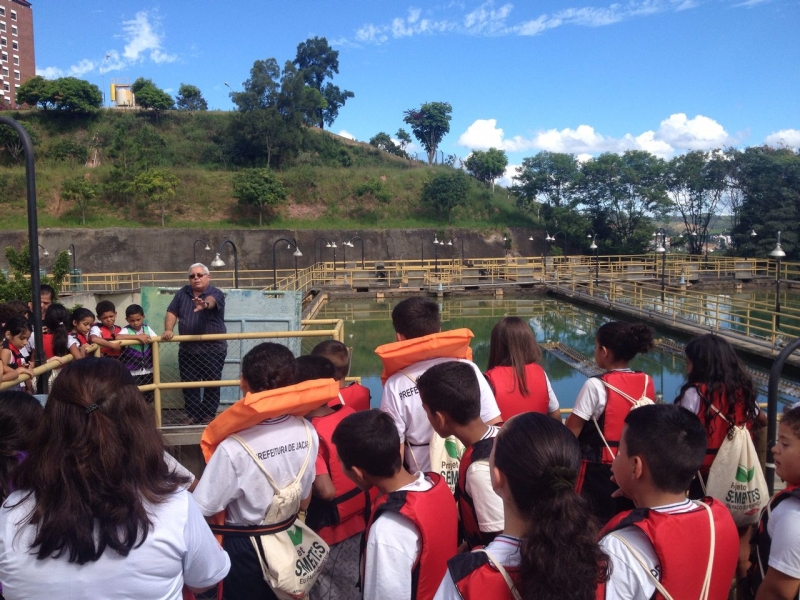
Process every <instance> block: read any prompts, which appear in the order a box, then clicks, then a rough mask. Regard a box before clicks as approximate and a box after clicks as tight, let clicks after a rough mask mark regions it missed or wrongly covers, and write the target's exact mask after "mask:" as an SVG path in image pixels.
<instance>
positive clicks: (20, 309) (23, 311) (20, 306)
mask: <svg viewBox="0 0 800 600" xmlns="http://www.w3.org/2000/svg"><path fill="white" fill-rule="evenodd" d="M7 306H8V308H9V309H10V310H12V311H14V314H15V315H19V316H20V317H27V316H28V315H29V314H30V312H31V309H30V308H29V307H28V303H27V302H25V301H24V300H11V301H9V302H8V304H7Z"/></svg>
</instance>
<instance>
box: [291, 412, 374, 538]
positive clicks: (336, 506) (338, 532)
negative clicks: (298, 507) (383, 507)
mask: <svg viewBox="0 0 800 600" xmlns="http://www.w3.org/2000/svg"><path fill="white" fill-rule="evenodd" d="M354 413H355V411H354V410H353V409H352V408H350V407H349V406H343V405H341V404H340V405H339V408H338V410H336V412H334V413H332V414H330V415H325V416H321V417H312V418H311V424H312V425H313V426H314V429H316V431H317V435H318V436H319V454H320V456H323V455H324V456H325V462H327V463H328V473H329V474H330V477H331V481H332V482H333V487H334V488H335V489H336V497H335V498H334V499H333V500H321V499H319V498H317V497H315V496H312V497H311V504H310V505H309V507H308V515H307V517H306V525H308V526H309V527H311V529H313V530H314V531H316V532H317V533H318V534H319V535H320V537H321V538H322V539H323V540H325V542H326V543H327V544H328V545H333V544H338V543H339V542H341V541H343V540H346V539H347V538H349V537H351V536H353V535H356V534H357V533H361V532H362V531H364V529H365V528H366V525H367V519H368V518H369V510H370V503H371V498H370V495H369V492H365V491H364V490H362V489H360V488H359V487H358V486H357V485H356V484H354V483H353V482H352V481H351V480H350V479H348V478H347V476H346V475H345V474H344V471H342V465H341V463H340V462H339V453H338V452H337V451H336V446H335V445H334V444H333V442H332V441H331V438H332V437H333V431H334V429H336V426H337V425H339V423H341V422H342V419H344V418H345V417H347V416H349V415H352V414H354Z"/></svg>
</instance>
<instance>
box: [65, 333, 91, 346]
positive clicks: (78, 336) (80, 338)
mask: <svg viewBox="0 0 800 600" xmlns="http://www.w3.org/2000/svg"><path fill="white" fill-rule="evenodd" d="M68 337H72V338H74V339H76V340H78V344H79V345H81V346H85V345H86V344H88V343H89V339H88V338H87V336H85V335H83V334H82V333H78V332H77V331H71V332H70V334H69V336H68Z"/></svg>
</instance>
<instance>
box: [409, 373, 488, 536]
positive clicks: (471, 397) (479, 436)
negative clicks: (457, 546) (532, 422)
mask: <svg viewBox="0 0 800 600" xmlns="http://www.w3.org/2000/svg"><path fill="white" fill-rule="evenodd" d="M417 388H418V389H419V397H420V399H421V400H422V406H423V408H424V409H425V413H426V414H427V415H428V420H429V421H430V423H431V426H433V430H434V431H435V432H436V433H437V434H439V435H440V436H441V437H443V438H446V437H448V436H451V435H453V436H455V437H457V438H458V439H459V441H460V442H461V443H462V444H464V446H465V448H466V449H465V450H464V454H463V455H462V456H461V462H460V464H459V468H458V481H457V483H456V493H455V497H456V503H457V505H458V513H459V516H460V517H461V525H462V528H463V533H464V539H465V541H466V543H467V546H468V547H469V549H472V548H475V547H476V546H486V545H488V544H489V542H491V541H492V540H493V539H494V538H495V537H496V536H497V535H498V534H499V533H500V532H502V531H503V525H504V518H503V500H502V499H501V498H500V496H498V495H497V494H496V493H495V491H494V489H492V478H491V474H490V472H489V455H490V454H491V453H492V447H493V446H494V438H495V437H497V432H498V428H497V427H495V426H494V425H486V424H485V423H484V422H483V421H482V420H481V413H480V411H481V399H480V396H481V390H480V386H479V385H478V378H477V377H476V375H475V372H474V371H473V370H472V368H471V367H470V366H469V365H468V364H466V363H463V362H459V361H449V362H444V363H440V364H438V365H434V366H432V367H431V368H430V369H428V370H427V371H425V372H424V373H423V374H422V375H420V377H419V379H418V380H417Z"/></svg>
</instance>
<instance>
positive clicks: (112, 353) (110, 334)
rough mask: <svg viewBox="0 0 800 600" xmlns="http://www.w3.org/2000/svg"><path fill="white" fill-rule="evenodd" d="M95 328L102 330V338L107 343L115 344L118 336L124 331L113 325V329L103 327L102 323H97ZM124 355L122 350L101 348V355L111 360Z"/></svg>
mask: <svg viewBox="0 0 800 600" xmlns="http://www.w3.org/2000/svg"><path fill="white" fill-rule="evenodd" d="M95 327H97V328H98V329H99V330H100V337H102V338H103V339H104V340H105V341H107V342H113V341H114V340H116V339H117V334H118V333H119V332H120V331H122V327H119V326H118V325H112V326H111V329H109V328H108V327H106V326H105V325H103V324H102V323H95ZM121 353H122V349H121V348H106V347H105V346H101V347H100V354H102V355H103V356H108V357H110V358H117V357H118V356H119V355H120V354H121Z"/></svg>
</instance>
